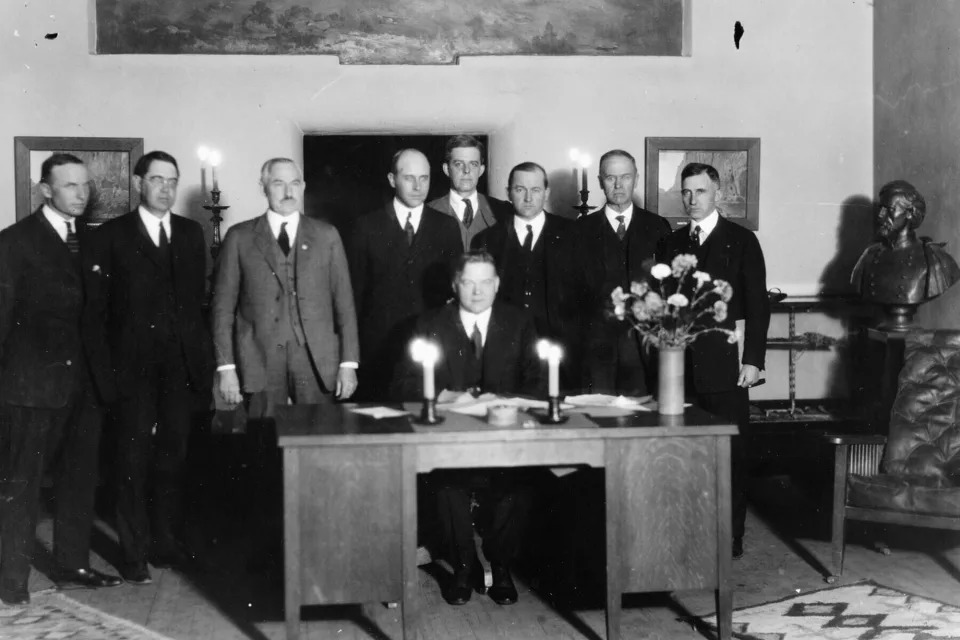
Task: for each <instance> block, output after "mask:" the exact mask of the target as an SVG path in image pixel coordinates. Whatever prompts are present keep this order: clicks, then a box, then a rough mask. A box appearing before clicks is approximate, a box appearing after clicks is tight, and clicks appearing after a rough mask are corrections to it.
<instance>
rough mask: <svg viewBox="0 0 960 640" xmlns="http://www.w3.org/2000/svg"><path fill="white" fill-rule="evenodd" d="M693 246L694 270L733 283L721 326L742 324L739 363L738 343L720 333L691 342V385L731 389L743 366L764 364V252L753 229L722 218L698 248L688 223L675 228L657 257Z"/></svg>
mask: <svg viewBox="0 0 960 640" xmlns="http://www.w3.org/2000/svg"><path fill="white" fill-rule="evenodd" d="M692 249H694V251H695V252H696V254H697V255H698V263H697V269H698V270H700V271H705V272H706V273H708V274H710V276H711V277H712V278H713V279H714V280H716V279H718V278H719V279H721V280H726V281H727V282H729V283H730V285H731V286H732V287H733V297H732V298H731V299H730V302H729V303H728V304H727V320H726V321H725V322H724V323H723V324H722V325H721V326H723V327H725V328H727V329H731V330H733V329H734V327H735V321H736V320H744V321H745V324H746V326H745V328H744V341H743V362H742V363H741V362H740V358H739V356H738V353H737V345H736V344H730V343H728V342H727V339H726V336H724V335H722V334H715V333H714V334H706V335H704V336H701V337H700V338H698V339H697V340H696V341H695V342H694V343H693V344H692V345H691V346H690V348H689V353H690V360H691V362H692V364H693V376H692V382H693V387H694V389H695V390H696V391H697V392H700V393H716V392H721V391H730V390H732V389H735V388H736V387H737V377H738V376H739V373H740V365H741V364H752V365H754V366H755V367H757V368H758V369H763V368H764V358H765V355H766V350H767V328H768V327H769V326H770V302H769V298H768V297H767V272H766V265H765V263H764V259H763V250H762V249H761V248H760V242H759V241H757V236H756V235H755V234H754V233H753V232H752V231H749V230H747V229H744V228H743V227H741V226H740V225H738V224H736V223H733V222H730V221H729V220H726V219H724V218H723V217H721V218H720V219H719V220H718V221H717V226H716V227H715V228H714V230H713V231H712V232H711V233H710V235H709V236H708V237H707V239H706V241H705V242H704V243H703V245H701V246H700V247H699V249H695V248H694V245H692V244H691V242H690V231H689V227H681V228H680V229H677V230H676V231H674V232H673V233H672V234H670V236H669V237H668V238H666V239H664V241H663V243H662V244H661V246H660V247H659V248H658V250H657V261H658V262H663V263H666V264H670V262H671V261H672V260H673V258H674V257H675V256H677V255H678V254H681V253H690V252H691V250H692Z"/></svg>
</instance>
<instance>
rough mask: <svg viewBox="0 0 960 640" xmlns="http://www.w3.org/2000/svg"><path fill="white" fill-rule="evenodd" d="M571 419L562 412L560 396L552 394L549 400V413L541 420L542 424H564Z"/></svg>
mask: <svg viewBox="0 0 960 640" xmlns="http://www.w3.org/2000/svg"><path fill="white" fill-rule="evenodd" d="M568 419H569V417H568V416H565V415H563V414H562V413H561V412H560V398H559V397H558V396H550V398H549V399H548V400H547V414H546V415H545V416H544V417H543V418H542V419H541V420H540V422H541V423H542V424H563V423H564V422H566V421H567V420H568Z"/></svg>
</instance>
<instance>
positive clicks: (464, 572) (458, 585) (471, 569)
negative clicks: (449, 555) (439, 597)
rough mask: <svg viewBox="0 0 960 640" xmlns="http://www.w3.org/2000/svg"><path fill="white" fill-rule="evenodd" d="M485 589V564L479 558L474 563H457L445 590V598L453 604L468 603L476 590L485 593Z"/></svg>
mask: <svg viewBox="0 0 960 640" xmlns="http://www.w3.org/2000/svg"><path fill="white" fill-rule="evenodd" d="M485 589H486V587H485V586H484V584H483V566H482V565H481V564H480V561H479V560H474V562H473V563H472V564H467V565H457V567H456V568H455V569H454V571H453V578H452V579H451V580H450V582H449V583H447V587H446V589H444V590H443V599H444V600H446V601H447V603H448V604H452V605H461V604H467V603H468V602H470V596H471V595H472V594H473V592H474V591H476V592H477V593H483V592H484V590H485Z"/></svg>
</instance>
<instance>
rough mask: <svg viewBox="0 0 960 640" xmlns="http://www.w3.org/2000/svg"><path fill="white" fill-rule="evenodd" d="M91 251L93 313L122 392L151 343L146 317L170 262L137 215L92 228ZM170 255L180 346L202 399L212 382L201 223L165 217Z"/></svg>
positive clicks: (150, 313) (139, 368)
mask: <svg viewBox="0 0 960 640" xmlns="http://www.w3.org/2000/svg"><path fill="white" fill-rule="evenodd" d="M93 236H94V238H95V239H96V242H95V243H94V245H95V253H96V260H97V264H98V266H99V267H100V273H101V274H102V276H103V278H104V286H103V295H102V296H98V297H97V301H98V309H97V315H98V317H100V318H101V319H102V322H103V325H104V326H105V327H106V331H107V342H108V345H109V351H110V360H111V365H112V367H113V370H114V371H115V373H116V376H117V380H118V381H119V382H120V383H121V384H120V386H119V389H120V392H121V395H122V394H123V389H124V388H125V387H126V385H123V384H122V382H123V381H124V380H126V379H129V378H130V377H131V376H139V375H140V374H141V371H142V369H143V363H144V362H145V361H146V360H147V359H148V358H149V357H151V355H152V349H153V345H154V342H155V337H154V331H153V329H154V327H153V326H151V324H150V323H151V318H153V317H155V316H156V315H157V313H158V302H157V295H156V292H157V290H158V288H159V287H161V286H162V283H163V282H164V280H165V276H166V274H164V270H165V269H169V268H170V265H166V264H164V262H163V261H162V260H160V259H159V257H158V255H157V251H156V245H154V244H153V240H151V239H150V235H149V234H148V233H147V228H146V227H145V226H144V224H143V221H142V220H141V219H140V214H139V213H138V212H137V210H136V209H135V210H133V211H132V212H130V213H128V214H125V215H123V216H120V217H119V218H114V219H113V220H110V221H108V222H105V223H104V224H103V225H101V226H100V228H99V229H97V231H96V233H94V234H93ZM170 251H171V256H172V265H173V266H172V278H173V280H172V281H173V292H174V297H175V299H176V313H175V314H174V315H173V317H172V325H173V326H174V327H175V330H176V332H177V334H178V335H179V337H180V340H181V344H182V351H183V353H182V355H183V359H184V364H185V366H186V370H187V376H188V379H189V381H190V386H191V389H192V390H193V391H194V392H196V393H198V394H199V395H200V402H201V403H202V402H203V398H205V397H206V396H207V395H208V394H209V392H210V388H211V384H212V382H213V366H212V364H213V356H212V349H211V344H210V334H209V331H208V330H207V326H206V323H205V322H204V317H203V306H204V302H205V298H206V273H207V268H206V254H207V247H206V245H205V243H204V239H203V229H202V228H201V226H200V225H199V224H198V223H197V222H194V221H193V220H189V219H187V218H184V217H182V216H178V215H171V216H170Z"/></svg>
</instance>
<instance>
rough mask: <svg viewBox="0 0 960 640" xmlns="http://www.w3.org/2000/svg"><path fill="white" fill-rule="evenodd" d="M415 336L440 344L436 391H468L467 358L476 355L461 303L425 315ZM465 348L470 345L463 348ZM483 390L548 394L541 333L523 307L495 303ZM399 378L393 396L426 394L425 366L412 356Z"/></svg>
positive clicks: (485, 351)
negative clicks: (544, 384)
mask: <svg viewBox="0 0 960 640" xmlns="http://www.w3.org/2000/svg"><path fill="white" fill-rule="evenodd" d="M414 334H415V335H416V336H419V337H423V338H427V339H429V340H431V341H433V342H435V343H437V345H439V347H440V360H439V362H437V364H436V369H435V376H436V378H435V385H436V388H437V391H438V392H439V391H441V390H443V389H449V390H451V391H466V390H467V388H468V383H467V381H466V380H465V373H466V364H465V363H466V359H467V358H473V357H474V356H473V351H472V350H471V348H470V347H469V345H470V343H469V341H466V342H465V341H464V338H465V337H466V335H467V334H466V329H465V328H464V326H463V323H462V322H461V321H460V306H459V303H458V302H456V301H452V302H449V303H447V304H446V305H444V306H443V307H441V308H439V309H434V310H432V311H428V312H427V313H425V314H423V315H422V316H421V317H420V318H419V319H418V321H417V325H416V329H415V331H414ZM464 346H466V348H464ZM481 366H482V370H483V391H485V392H491V393H500V394H523V395H530V396H534V395H543V393H544V392H545V391H546V389H545V388H541V387H542V384H541V382H542V376H541V375H540V368H541V362H540V359H539V357H538V356H537V332H536V329H535V328H534V326H533V320H532V319H531V318H530V316H529V314H527V313H526V312H525V311H523V310H522V309H518V308H517V307H514V306H512V305H508V304H505V303H503V302H495V303H494V305H493V311H492V313H491V315H490V324H489V325H488V326H487V339H486V342H485V343H484V345H483V359H482V365H481ZM402 370H403V375H402V376H398V377H397V382H398V384H397V385H395V387H394V389H395V393H394V395H398V396H399V397H401V398H402V399H404V400H417V399H419V398H422V397H423V369H422V367H421V366H420V365H419V364H417V363H415V362H413V361H412V360H411V359H410V357H409V356H408V357H407V358H406V360H405V363H404V366H403V368H402Z"/></svg>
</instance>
